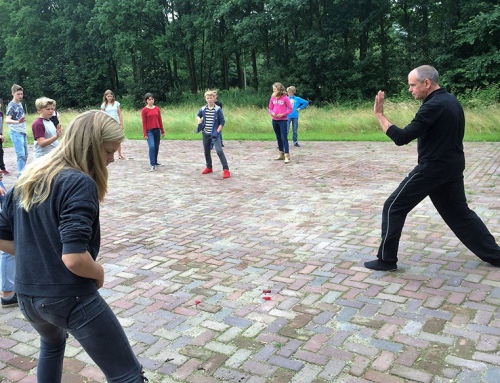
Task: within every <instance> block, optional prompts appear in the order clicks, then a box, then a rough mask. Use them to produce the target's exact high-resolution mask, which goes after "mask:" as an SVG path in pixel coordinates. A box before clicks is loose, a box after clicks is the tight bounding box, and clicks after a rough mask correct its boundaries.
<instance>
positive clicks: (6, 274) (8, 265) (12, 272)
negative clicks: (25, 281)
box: [0, 252, 16, 292]
mask: <svg viewBox="0 0 500 383" xmlns="http://www.w3.org/2000/svg"><path fill="white" fill-rule="evenodd" d="M0 268H1V275H2V291H5V292H8V291H14V280H15V279H16V258H15V257H14V256H13V255H10V254H7V253H4V252H2V262H1V265H0Z"/></svg>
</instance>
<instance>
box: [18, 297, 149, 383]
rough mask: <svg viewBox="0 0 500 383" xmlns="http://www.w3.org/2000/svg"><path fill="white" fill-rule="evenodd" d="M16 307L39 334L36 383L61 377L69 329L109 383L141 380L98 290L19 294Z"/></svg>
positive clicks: (119, 328)
mask: <svg viewBox="0 0 500 383" xmlns="http://www.w3.org/2000/svg"><path fill="white" fill-rule="evenodd" d="M18 301H19V308H20V309H21V312H22V313H23V315H24V317H25V318H26V319H27V320H28V322H30V324H31V325H32V326H33V328H34V329H35V330H36V331H37V332H38V333H39V334H40V356H39V360H38V366H37V382H38V383H59V382H61V379H62V370H63V359H64V350H65V348H66V333H67V332H69V333H70V334H71V335H73V336H74V337H75V339H76V340H77V341H78V342H79V343H80V344H81V345H82V347H83V349H84V350H85V351H86V352H87V354H88V355H89V356H90V357H91V358H92V360H93V361H94V362H95V363H96V364H97V365H98V366H99V368H100V369H101V370H102V372H103V373H104V375H105V376H106V379H107V381H108V382H110V383H144V378H143V375H142V373H141V370H142V366H141V365H140V363H139V361H138V360H137V358H136V357H135V355H134V352H133V351H132V347H131V346H130V344H129V342H128V339H127V336H126V335H125V332H124V331H123V328H122V326H121V325H120V323H119V322H118V319H117V318H116V316H115V314H114V313H113V311H111V309H110V307H109V306H108V304H107V303H106V302H105V301H104V299H103V298H102V297H101V295H100V294H99V293H97V292H96V293H94V294H91V295H84V296H81V297H56V298H54V297H50V298H45V297H29V296H26V295H21V294H18Z"/></svg>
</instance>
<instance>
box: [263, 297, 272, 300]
mask: <svg viewBox="0 0 500 383" xmlns="http://www.w3.org/2000/svg"><path fill="white" fill-rule="evenodd" d="M262 299H264V300H265V301H270V300H271V297H262Z"/></svg>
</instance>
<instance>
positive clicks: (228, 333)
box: [0, 117, 500, 383]
mask: <svg viewBox="0 0 500 383" xmlns="http://www.w3.org/2000/svg"><path fill="white" fill-rule="evenodd" d="M228 121H230V118H229V117H228ZM167 132H168V124H167ZM305 134H306V133H304V135H305ZM415 147H416V146H415V145H414V144H411V145H409V146H407V147H404V148H397V147H395V146H394V145H393V144H390V143H387V142H384V143H373V142H370V143H363V142H308V141H304V145H302V146H301V147H300V148H292V149H291V150H292V163H291V164H290V166H287V167H284V166H283V164H280V163H277V162H278V161H273V160H272V158H273V156H274V155H275V151H276V149H275V144H274V143H273V142H256V141H228V142H227V145H226V147H225V152H226V156H227V157H228V159H229V161H230V165H231V173H232V176H231V178H230V179H228V180H222V178H221V176H220V168H217V166H218V163H217V161H215V167H216V168H217V169H219V170H217V171H216V172H214V173H213V174H210V175H203V176H202V175H201V170H202V169H203V166H204V163H203V161H204V160H203V154H202V153H201V150H200V143H199V141H198V140H197V141H170V140H164V141H162V144H161V147H160V157H166V158H168V162H169V163H171V164H174V165H173V166H170V167H168V168H167V167H164V168H159V169H158V170H157V171H156V172H154V173H150V172H148V171H145V170H148V160H147V153H146V149H145V147H144V142H143V141H127V142H125V143H124V144H123V150H124V153H125V154H126V155H127V156H128V155H130V156H131V157H134V159H131V160H126V161H116V162H115V163H113V164H111V165H110V166H109V168H108V169H109V192H108V195H107V196H106V199H105V201H104V203H103V204H102V206H101V229H102V247H101V252H100V256H99V262H101V263H102V264H103V266H104V269H105V272H106V284H105V287H104V288H103V289H101V290H100V291H101V294H102V295H103V297H104V298H105V299H106V300H107V301H108V303H110V305H111V307H112V309H113V310H114V311H115V312H116V313H117V314H118V316H119V320H120V323H121V324H122V326H124V328H125V331H126V333H127V335H128V336H129V339H130V340H131V343H132V345H133V349H134V351H135V352H136V354H137V355H138V358H139V360H140V361H141V363H143V364H144V366H145V368H146V370H147V372H148V376H149V377H150V381H155V382H156V381H158V382H162V383H176V382H189V383H191V382H195V383H215V382H220V381H228V383H230V382H233V383H234V382H238V383H270V382H280V383H281V382H292V383H306V382H309V383H326V382H336V383H365V382H382V383H403V382H404V383H406V382H432V383H451V382H452V381H453V382H454V383H470V382H476V381H477V382H479V381H481V379H482V380H483V381H484V382H486V383H492V382H497V381H500V378H499V375H500V373H499V370H498V369H499V365H500V361H499V359H498V355H497V354H498V347H499V343H500V332H499V331H500V311H499V310H498V307H499V306H500V270H499V269H497V268H494V267H491V266H489V265H486V264H484V263H483V262H482V261H481V260H479V259H478V258H477V257H475V256H474V255H473V254H471V253H470V251H469V250H468V249H467V248H465V246H463V245H462V244H461V243H460V241H459V240H458V239H457V238H456V237H455V236H454V234H453V233H452V232H451V231H450V230H449V228H448V227H447V226H446V225H445V224H444V222H443V220H442V219H441V217H440V216H439V214H438V213H437V212H436V210H435V208H434V206H433V205H432V203H431V202H430V201H429V200H428V199H425V200H424V201H422V202H421V203H420V204H419V205H418V206H417V207H416V208H415V209H414V210H413V211H412V212H411V213H410V214H409V215H408V218H407V222H406V227H405V230H404V232H403V236H402V239H401V242H400V251H399V256H400V261H399V263H398V266H399V269H398V271H397V272H395V273H384V272H372V271H368V270H367V269H365V268H364V267H363V265H362V262H363V261H365V260H368V259H373V256H374V254H375V253H376V249H377V247H378V245H379V242H380V227H379V226H380V212H381V210H382V205H383V203H384V201H385V199H386V198H387V196H388V195H389V194H390V193H391V192H392V191H393V189H394V188H395V187H396V185H398V184H399V182H400V181H401V178H402V175H404V174H406V173H407V172H408V171H409V169H411V166H412V164H414V163H415V150H416V149H415ZM464 147H465V151H466V156H467V169H466V171H465V174H464V176H465V182H466V185H467V197H468V199H470V201H471V205H472V206H474V207H475V209H476V211H477V212H478V214H479V216H481V218H482V219H483V220H484V221H485V223H486V225H487V226H488V227H489V228H490V230H491V231H492V233H493V234H494V235H495V233H498V232H500V215H499V214H500V203H499V202H498V201H500V198H499V197H500V194H498V192H497V191H496V189H495V188H494V187H492V185H495V184H496V183H497V181H498V163H500V144H499V143H466V144H465V145H464ZM4 150H5V156H4V158H5V160H6V162H7V166H8V167H10V168H13V169H14V168H15V154H14V151H13V149H12V148H10V147H9V148H5V149H4ZM395 151H397V155H395ZM249 153H254V154H255V153H258V155H252V161H250V162H249V161H248V155H249ZM375 158H376V159H377V161H374V159H375ZM31 160H32V159H30V161H31ZM214 160H217V158H216V157H214ZM175 164H182V166H177V165H175ZM381 164H384V165H383V166H381ZM387 169H390V170H389V171H388V170H387ZM14 180H15V176H13V177H4V183H5V184H6V185H7V186H8V187H12V185H13V183H14ZM131 184H133V185H134V187H133V188H130V185H131ZM275 185H286V187H279V192H277V191H276V190H277V189H276V186H275ZM152 191H154V192H153V193H152ZM206 195H210V196H212V197H213V198H212V197H211V200H210V203H207V202H206V200H205V199H203V196H206ZM264 289H266V290H267V289H269V290H271V292H270V293H266V294H264V293H263V292H262V290H264ZM264 295H265V296H268V297H270V298H271V299H270V300H269V301H266V300H264V299H263V296H264ZM197 300H199V301H200V303H199V304H196V303H195V302H196V301H197ZM0 321H1V323H2V326H0V377H1V378H0V380H1V379H3V380H4V381H6V383H11V382H16V383H17V382H21V383H34V382H35V380H36V377H35V375H34V371H35V370H34V367H35V365H36V363H37V358H38V350H39V337H38V335H37V333H36V332H35V331H34V330H33V329H32V328H31V326H30V325H29V324H28V323H27V322H26V321H25V320H24V319H23V317H22V314H21V313H20V312H19V310H18V309H17V308H16V309H4V310H1V311H0ZM28 367H29V368H28ZM64 371H65V376H64V379H63V380H64V381H65V382H67V383H83V382H95V383H102V382H103V381H104V377H103V375H102V373H101V372H100V370H99V369H98V368H97V367H96V366H95V364H94V363H93V361H92V360H91V359H90V358H89V357H88V355H87V354H86V353H85V352H84V351H83V350H82V349H81V347H80V345H79V344H78V342H76V341H75V340H74V339H72V338H70V341H69V342H68V345H67V347H66V358H65V365H64Z"/></svg>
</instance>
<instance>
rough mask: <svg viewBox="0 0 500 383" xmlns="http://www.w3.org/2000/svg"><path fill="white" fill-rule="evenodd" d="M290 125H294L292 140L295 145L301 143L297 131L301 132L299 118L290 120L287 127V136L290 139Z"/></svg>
mask: <svg viewBox="0 0 500 383" xmlns="http://www.w3.org/2000/svg"><path fill="white" fill-rule="evenodd" d="M290 124H292V140H293V143H294V144H298V143H299V139H298V137H297V131H298V130H299V118H298V117H292V118H289V119H288V123H287V126H286V135H287V137H288V133H290Z"/></svg>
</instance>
